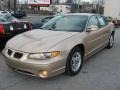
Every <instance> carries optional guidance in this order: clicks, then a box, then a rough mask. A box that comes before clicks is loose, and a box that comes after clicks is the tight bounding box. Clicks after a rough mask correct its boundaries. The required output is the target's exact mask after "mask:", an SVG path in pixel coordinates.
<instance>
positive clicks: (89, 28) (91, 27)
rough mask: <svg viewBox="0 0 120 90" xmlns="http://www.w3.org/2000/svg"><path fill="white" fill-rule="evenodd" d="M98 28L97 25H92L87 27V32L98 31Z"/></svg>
mask: <svg viewBox="0 0 120 90" xmlns="http://www.w3.org/2000/svg"><path fill="white" fill-rule="evenodd" d="M96 30H98V26H96V25H91V26H89V27H87V32H91V31H96Z"/></svg>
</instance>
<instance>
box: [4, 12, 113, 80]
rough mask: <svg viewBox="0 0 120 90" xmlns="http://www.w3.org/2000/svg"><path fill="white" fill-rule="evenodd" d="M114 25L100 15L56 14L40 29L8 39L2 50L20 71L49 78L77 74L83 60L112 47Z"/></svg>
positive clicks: (11, 63) (6, 58)
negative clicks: (63, 74) (64, 74)
mask: <svg viewBox="0 0 120 90" xmlns="http://www.w3.org/2000/svg"><path fill="white" fill-rule="evenodd" d="M114 30H115V27H114V25H113V23H108V22H106V20H105V19H104V17H103V16H101V15H96V14H86V13H73V14H65V15H60V16H56V17H55V18H53V19H51V20H50V21H48V22H47V23H45V24H44V25H43V26H42V28H41V29H38V30H32V31H28V32H25V33H22V34H20V35H18V36H15V37H14V38H12V39H11V40H9V41H8V42H7V44H6V47H5V49H4V50H3V55H4V57H5V61H6V63H7V65H8V66H9V67H10V68H11V69H13V70H15V71H18V72H20V73H24V74H27V75H32V76H37V77H41V78H48V77H52V76H56V75H59V74H62V73H64V72H66V73H67V74H68V75H71V76H74V75H77V74H78V73H79V72H80V70H81V67H82V64H83V61H84V60H86V59H87V58H88V57H90V56H92V55H94V54H95V53H96V52H98V51H100V50H101V49H103V48H104V47H107V48H112V47H113V43H114V34H115V31H114Z"/></svg>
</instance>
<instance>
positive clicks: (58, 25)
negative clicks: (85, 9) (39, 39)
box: [42, 15, 88, 32]
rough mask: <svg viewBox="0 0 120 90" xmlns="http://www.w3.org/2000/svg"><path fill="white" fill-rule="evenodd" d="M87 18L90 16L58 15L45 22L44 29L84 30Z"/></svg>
mask: <svg viewBox="0 0 120 90" xmlns="http://www.w3.org/2000/svg"><path fill="white" fill-rule="evenodd" d="M87 19H88V16H85V15H65V16H56V17H55V18H53V19H51V20H50V21H48V22H47V23H45V24H44V25H43V26H42V29H48V30H56V31H75V32H82V31H83V30H84V28H85V25H86V22H87Z"/></svg>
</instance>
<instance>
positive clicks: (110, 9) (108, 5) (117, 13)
mask: <svg viewBox="0 0 120 90" xmlns="http://www.w3.org/2000/svg"><path fill="white" fill-rule="evenodd" d="M104 15H105V16H111V17H113V18H117V19H120V0H114V1H113V0H105V6H104Z"/></svg>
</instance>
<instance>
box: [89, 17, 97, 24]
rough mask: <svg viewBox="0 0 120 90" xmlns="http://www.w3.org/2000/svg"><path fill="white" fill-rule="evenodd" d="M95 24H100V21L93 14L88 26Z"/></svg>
mask: <svg viewBox="0 0 120 90" xmlns="http://www.w3.org/2000/svg"><path fill="white" fill-rule="evenodd" d="M93 25H96V26H99V22H98V19H97V17H96V16H91V17H90V19H89V23H88V26H93Z"/></svg>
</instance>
